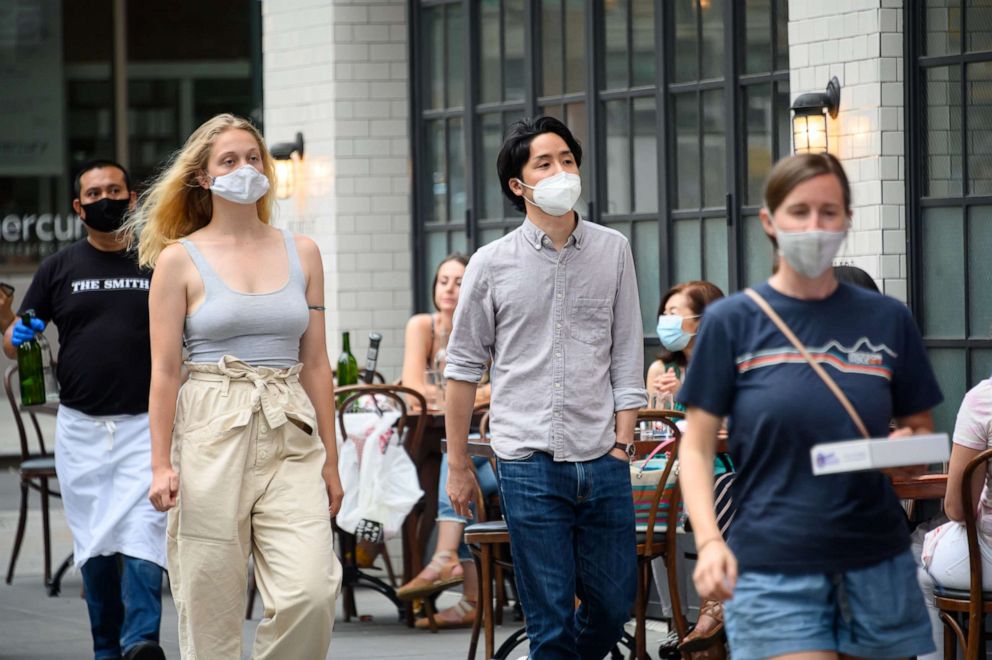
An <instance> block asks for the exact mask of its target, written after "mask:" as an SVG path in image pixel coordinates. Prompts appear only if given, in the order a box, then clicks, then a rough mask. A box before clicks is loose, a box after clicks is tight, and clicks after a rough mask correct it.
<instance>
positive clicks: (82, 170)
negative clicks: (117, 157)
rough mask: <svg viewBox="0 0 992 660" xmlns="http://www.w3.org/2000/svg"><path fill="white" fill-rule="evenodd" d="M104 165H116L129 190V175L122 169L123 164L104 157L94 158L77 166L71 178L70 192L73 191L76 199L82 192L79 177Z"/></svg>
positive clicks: (129, 190)
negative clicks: (73, 176)
mask: <svg viewBox="0 0 992 660" xmlns="http://www.w3.org/2000/svg"><path fill="white" fill-rule="evenodd" d="M104 167H116V168H117V169H119V170H120V171H121V174H123V175H124V186H125V187H126V188H127V191H128V192H131V177H129V176H128V174H127V170H126V169H124V166H123V165H121V164H120V163H118V162H116V161H113V160H108V159H106V158H97V159H94V160H88V161H86V162H85V163H83V164H82V165H80V166H79V169H78V170H76V176H75V178H74V179H73V183H72V192H73V193H75V196H76V197H75V198H76V199H79V194H80V193H81V192H82V190H81V189H80V185H81V184H80V182H79V181H80V179H82V178H83V175H84V174H86V173H87V172H90V171H92V170H99V169H101V168H104Z"/></svg>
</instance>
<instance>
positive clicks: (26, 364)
mask: <svg viewBox="0 0 992 660" xmlns="http://www.w3.org/2000/svg"><path fill="white" fill-rule="evenodd" d="M33 319H34V312H25V314H24V316H23V317H21V323H23V324H24V325H25V327H28V328H30V327H31V321H32V320H33ZM17 374H18V376H19V378H20V381H21V405H22V406H37V405H40V404H42V403H45V369H44V363H43V362H42V359H41V344H39V343H38V340H37V339H32V340H31V341H26V342H24V343H23V344H21V345H20V346H18V347H17Z"/></svg>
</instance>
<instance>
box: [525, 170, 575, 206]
mask: <svg viewBox="0 0 992 660" xmlns="http://www.w3.org/2000/svg"><path fill="white" fill-rule="evenodd" d="M517 181H518V182H519V183H520V185H521V186H523V187H524V188H530V189H531V190H533V191H534V201H533V202H532V201H530V200H529V199H527V198H526V197H524V201H525V202H527V203H528V204H533V205H534V206H536V207H538V208H539V209H541V210H542V211H544V212H545V213H547V214H548V215H553V216H555V217H559V216H563V215H565V214H566V213H568V212H569V211H571V210H572V207H574V206H575V202H577V201H579V195H581V194H582V179H580V178H579V175H578V174H571V173H569V172H559V173H558V174H555V175H554V176H549V177H548V178H547V179H541V180H540V181H538V182H537V185H536V186H528V185H527V184H526V183H524V182H523V181H521V180H520V179H517Z"/></svg>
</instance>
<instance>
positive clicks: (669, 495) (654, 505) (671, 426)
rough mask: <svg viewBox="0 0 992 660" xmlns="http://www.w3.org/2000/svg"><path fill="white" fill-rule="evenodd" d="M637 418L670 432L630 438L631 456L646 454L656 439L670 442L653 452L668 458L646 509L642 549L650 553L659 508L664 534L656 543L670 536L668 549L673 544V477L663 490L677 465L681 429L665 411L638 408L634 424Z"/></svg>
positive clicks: (676, 498) (676, 497)
mask: <svg viewBox="0 0 992 660" xmlns="http://www.w3.org/2000/svg"><path fill="white" fill-rule="evenodd" d="M641 422H645V423H647V425H648V426H649V427H650V426H653V425H655V424H663V425H665V426H666V427H668V430H669V431H670V432H671V434H672V435H671V437H670V438H664V439H655V438H651V439H644V440H641V439H638V440H635V441H634V456H633V458H632V460H637V459H643V458H646V457H647V456H648V455H649V454H651V452H652V451H654V450H655V449H656V448H657V446H658V444H659V443H661V442H666V441H669V440H670V441H671V444H670V445H669V446H668V447H667V448H666V449H664V450H662V451H660V452H658V454H656V455H655V456H660V455H663V454H667V455H668V460H667V461H666V462H665V468H664V469H663V470H662V474H661V477H660V478H659V480H658V485H657V486H656V487H655V491H654V493H653V496H652V500H651V508H650V509H649V511H648V525H647V530H646V533H645V553H646V554H649V555H650V554H652V553H653V552H654V550H655V548H654V546H655V544H656V542H655V538H654V537H655V533H656V531H658V530H656V529H655V528H656V526H657V522H658V512H659V510H663V511H664V523H665V528H664V529H665V531H664V532H661V533H662V534H664V537H665V538H664V540H663V541H662V542H661V543H660V544H659V545H661V544H665V545H668V541H669V539H670V540H671V545H672V549H673V550H674V547H675V545H674V542H675V534H674V532H675V528H676V525H677V524H678V520H679V505H680V503H681V501H682V497H681V490H680V488H679V483H678V480H677V479H676V480H675V483H674V485H673V486H672V487H671V488H670V489H667V490H666V485H667V484H668V481H669V476H670V475H671V473H672V471H673V470H674V469H675V466H676V465H677V461H676V460H675V459H676V458H677V457H678V450H679V443H680V442H681V440H682V431H680V430H679V427H678V426H677V425H676V424H675V422H674V421H672V418H671V417H670V416H669V415H668V413H667V411H660V410H642V411H640V412H638V414H637V425H638V427H640V424H641ZM669 532H671V533H669Z"/></svg>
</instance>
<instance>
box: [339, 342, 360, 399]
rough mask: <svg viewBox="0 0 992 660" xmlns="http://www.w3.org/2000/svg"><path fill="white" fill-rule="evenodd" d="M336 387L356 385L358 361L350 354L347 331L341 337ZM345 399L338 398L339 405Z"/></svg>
mask: <svg viewBox="0 0 992 660" xmlns="http://www.w3.org/2000/svg"><path fill="white" fill-rule="evenodd" d="M337 379H338V387H345V386H347V385H355V384H357V383H358V360H356V359H355V356H354V355H352V354H351V333H350V332H348V331H347V330H346V331H344V333H342V335H341V355H339V356H338V371H337ZM344 398H345V397H338V404H339V405H340V404H341V403H342V402H343V400H344Z"/></svg>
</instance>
